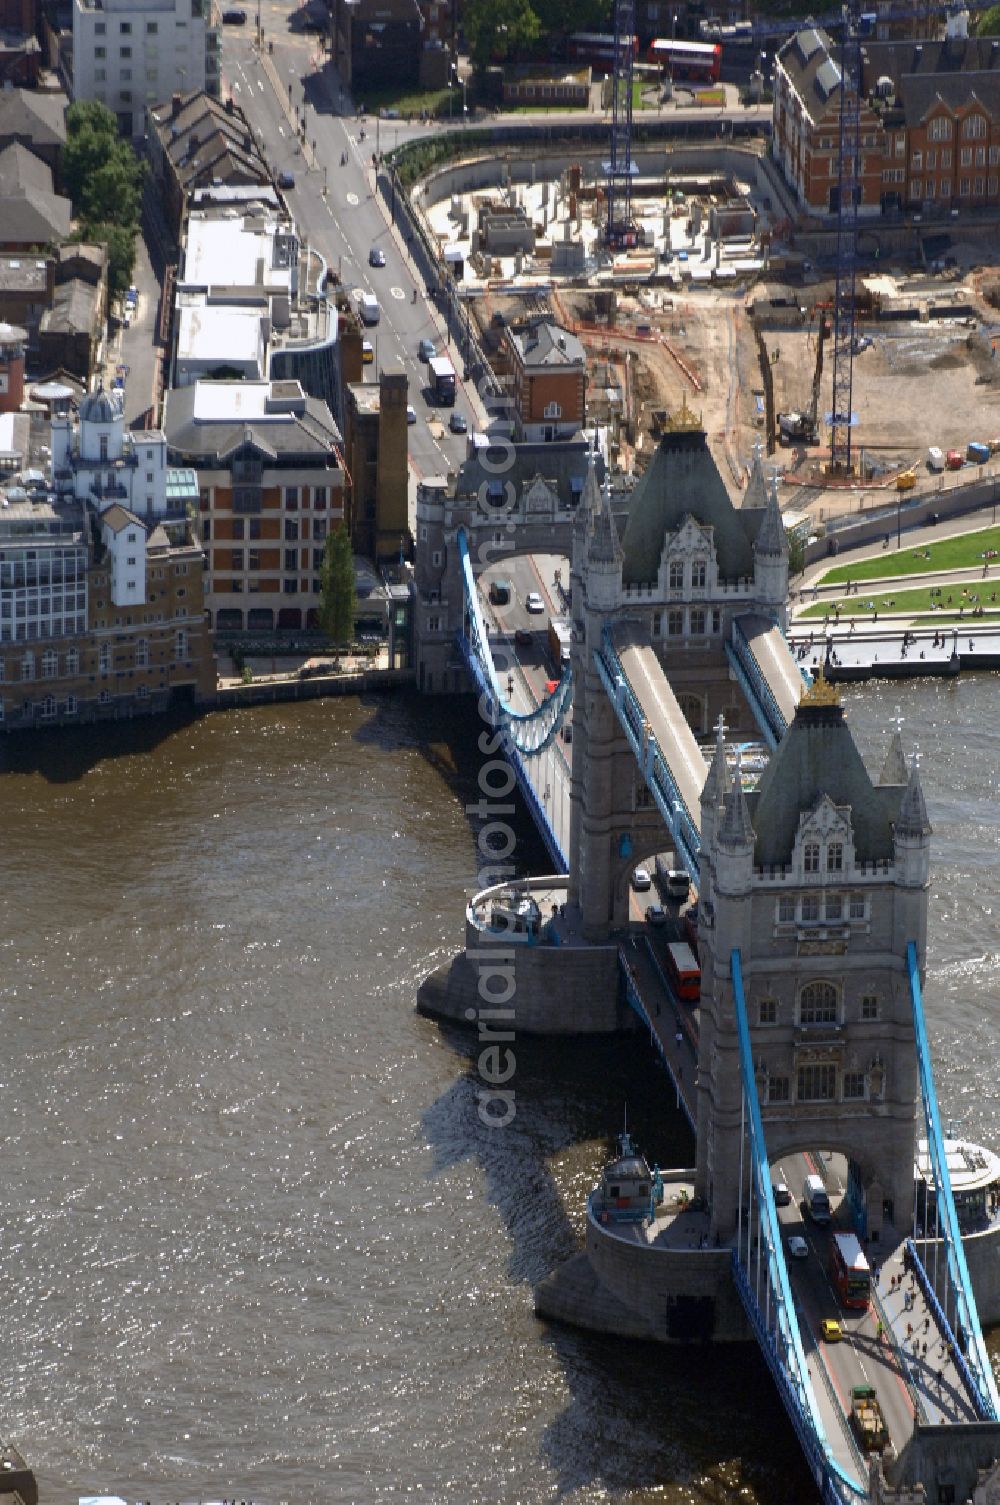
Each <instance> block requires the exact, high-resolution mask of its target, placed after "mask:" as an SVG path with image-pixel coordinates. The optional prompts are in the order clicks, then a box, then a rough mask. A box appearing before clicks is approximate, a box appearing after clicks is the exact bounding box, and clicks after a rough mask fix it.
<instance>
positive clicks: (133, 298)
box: [125, 287, 139, 308]
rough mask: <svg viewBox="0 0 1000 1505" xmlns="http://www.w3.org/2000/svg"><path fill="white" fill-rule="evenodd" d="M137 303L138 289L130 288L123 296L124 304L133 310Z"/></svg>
mask: <svg viewBox="0 0 1000 1505" xmlns="http://www.w3.org/2000/svg"><path fill="white" fill-rule="evenodd" d="M138 301H139V289H138V288H137V287H130V288H129V290H128V292H127V293H126V294H125V302H126V303H127V304H128V306H129V307H130V308H135V306H136V304H137V303H138Z"/></svg>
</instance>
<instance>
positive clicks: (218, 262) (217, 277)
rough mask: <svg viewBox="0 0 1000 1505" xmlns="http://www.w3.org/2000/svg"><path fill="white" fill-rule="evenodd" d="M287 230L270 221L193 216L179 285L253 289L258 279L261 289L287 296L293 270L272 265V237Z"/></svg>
mask: <svg viewBox="0 0 1000 1505" xmlns="http://www.w3.org/2000/svg"><path fill="white" fill-rule="evenodd" d="M289 230H290V227H289V226H287V225H282V224H280V223H279V222H278V221H277V220H276V219H272V218H268V219H261V218H260V217H253V218H249V217H245V216H244V215H242V214H239V213H236V214H233V215H232V217H229V216H227V215H215V216H212V217H207V216H204V215H201V214H192V215H191V216H190V218H189V219H188V232H187V245H186V247H185V250H184V275H183V277H182V278H181V281H182V283H194V284H196V285H197V286H199V287H254V286H255V285H257V284H258V275H259V276H260V284H259V285H260V286H262V287H265V288H268V289H270V290H271V291H276V292H277V291H281V292H289V291H290V290H291V287H292V276H293V270H294V269H293V268H292V267H290V266H289V267H275V266H272V264H271V263H272V260H273V245H274V238H275V236H276V235H278V234H286V233H289Z"/></svg>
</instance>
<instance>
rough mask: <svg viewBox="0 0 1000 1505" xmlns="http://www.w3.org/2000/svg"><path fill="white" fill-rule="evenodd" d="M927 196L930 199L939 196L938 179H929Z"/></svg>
mask: <svg viewBox="0 0 1000 1505" xmlns="http://www.w3.org/2000/svg"><path fill="white" fill-rule="evenodd" d="M927 197H928V198H929V199H934V198H937V181H936V180H935V179H934V178H928V179H927Z"/></svg>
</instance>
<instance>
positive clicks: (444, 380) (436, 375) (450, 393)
mask: <svg viewBox="0 0 1000 1505" xmlns="http://www.w3.org/2000/svg"><path fill="white" fill-rule="evenodd" d="M427 370H428V374H429V375H430V379H431V392H432V394H433V397H434V401H435V402H436V403H437V404H438V405H439V407H442V408H453V407H454V406H455V386H456V382H455V368H454V366H453V365H452V363H451V361H450V360H449V359H448V357H447V356H446V355H435V356H434V357H433V358H432V359H431V360H429V361H428V362H427Z"/></svg>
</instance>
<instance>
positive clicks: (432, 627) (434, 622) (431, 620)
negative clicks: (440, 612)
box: [427, 617, 441, 632]
mask: <svg viewBox="0 0 1000 1505" xmlns="http://www.w3.org/2000/svg"><path fill="white" fill-rule="evenodd" d="M427 631H428V632H440V631H441V618H440V617H428V618H427Z"/></svg>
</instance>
